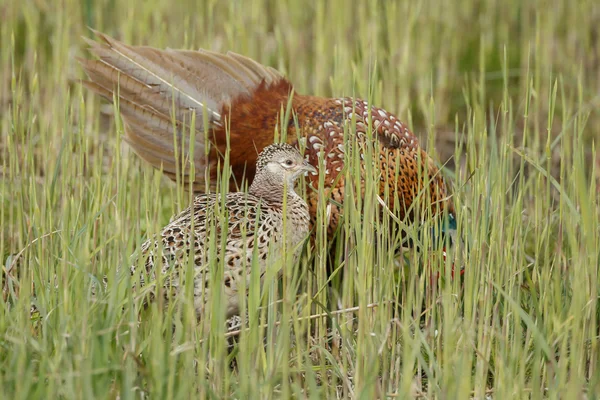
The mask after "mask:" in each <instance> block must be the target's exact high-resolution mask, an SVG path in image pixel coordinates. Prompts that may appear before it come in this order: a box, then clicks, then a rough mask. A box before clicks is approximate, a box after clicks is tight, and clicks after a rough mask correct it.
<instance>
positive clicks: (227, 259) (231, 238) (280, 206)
mask: <svg viewBox="0 0 600 400" xmlns="http://www.w3.org/2000/svg"><path fill="white" fill-rule="evenodd" d="M306 172H315V173H316V172H317V170H316V169H315V168H314V167H313V166H312V165H310V164H309V163H308V162H307V161H306V160H305V159H304V158H303V157H302V156H301V155H300V153H299V152H298V150H297V149H296V148H295V147H293V146H291V145H289V144H272V145H270V146H267V147H266V148H265V149H264V150H263V151H262V152H261V153H260V155H259V157H258V161H257V162H256V175H255V177H254V180H253V182H252V185H251V186H250V189H249V192H248V193H244V192H233V193H228V194H226V195H225V199H222V198H221V197H220V195H218V194H204V195H198V196H196V197H195V198H194V202H193V204H192V205H191V206H190V207H189V208H187V209H186V210H184V211H182V212H181V214H179V215H178V216H176V217H175V218H174V219H173V220H172V221H171V222H170V223H169V224H168V225H167V226H166V227H165V228H164V229H163V230H162V232H161V234H160V238H159V239H158V240H157V239H155V238H152V239H150V240H148V241H146V242H145V243H144V244H143V245H142V247H141V254H142V257H146V258H145V259H146V262H145V266H146V272H147V274H148V275H149V276H150V281H155V279H156V272H157V271H156V270H157V267H160V268H161V273H162V274H163V275H164V276H165V286H166V288H167V290H166V293H165V294H166V295H168V294H170V293H172V292H174V293H175V294H176V293H177V292H178V289H179V288H180V287H181V286H183V282H182V280H183V279H184V278H185V275H186V274H185V271H186V268H185V266H186V265H187V259H188V256H189V257H193V260H194V265H195V268H194V274H193V275H194V308H195V310H196V315H197V316H198V318H200V317H201V316H202V315H203V314H204V306H205V304H206V300H207V298H208V297H209V296H210V295H211V291H212V290H214V284H213V285H211V283H210V272H209V271H208V266H209V265H210V261H209V258H210V257H209V254H208V253H207V251H208V249H207V248H205V246H206V244H207V243H208V242H209V240H210V239H209V237H210V227H211V226H212V227H213V230H214V232H216V233H217V234H216V238H214V239H213V240H214V242H213V245H214V246H216V247H221V243H222V242H221V240H222V238H221V235H223V234H224V235H226V237H225V239H224V240H225V245H224V249H223V250H221V251H217V257H216V258H217V261H216V262H223V264H224V266H225V270H224V273H223V276H224V279H223V286H224V293H225V311H226V315H227V317H230V316H232V315H237V314H238V289H239V287H240V286H242V287H248V285H249V283H250V271H251V268H250V266H251V265H252V259H253V257H257V258H258V263H259V269H260V274H261V278H262V276H263V274H264V273H265V271H266V269H267V265H269V264H271V265H272V264H273V261H274V260H275V258H274V257H281V256H282V254H284V251H283V250H284V248H285V250H286V251H293V252H294V253H293V255H294V258H296V257H297V255H298V251H299V250H301V247H300V246H299V245H300V244H301V242H302V241H303V240H304V239H305V238H306V237H307V236H308V229H309V218H310V216H309V214H308V206H307V204H306V202H305V201H304V200H303V199H302V198H301V197H300V196H298V195H297V194H296V192H295V191H294V183H295V181H296V179H297V178H298V177H299V176H300V175H302V174H304V173H306ZM223 200H224V201H223ZM284 202H285V204H286V205H285V214H284ZM221 205H224V210H222V212H223V211H224V212H225V213H226V214H227V219H226V220H225V221H226V229H225V230H223V229H221V228H223V226H222V225H221V223H220V222H219V220H220V218H219V217H218V215H219V214H215V210H216V209H218V208H219V207H221ZM284 219H285V220H286V222H284ZM284 239H285V242H284ZM159 247H162V253H161V249H159ZM158 254H162V262H161V263H157V260H156V258H157V255H158ZM132 273H135V266H134V267H132ZM140 279H141V282H142V285H143V284H144V281H145V279H144V274H142V275H141V276H140ZM242 280H246V285H242V283H241V281H242Z"/></svg>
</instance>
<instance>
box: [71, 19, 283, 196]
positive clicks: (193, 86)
mask: <svg viewBox="0 0 600 400" xmlns="http://www.w3.org/2000/svg"><path fill="white" fill-rule="evenodd" d="M94 33H95V34H96V35H97V37H98V38H99V41H92V40H87V39H86V40H87V42H88V43H89V45H90V51H91V52H92V54H94V55H95V56H96V57H97V59H94V60H89V59H79V62H80V63H81V65H82V67H83V69H84V70H85V72H86V74H87V75H88V78H89V80H88V81H83V85H84V86H85V87H87V88H88V89H90V90H92V91H93V92H95V93H97V94H99V95H100V96H102V97H104V98H105V99H107V100H109V101H111V102H112V101H114V100H115V99H116V98H118V99H119V104H120V113H121V116H122V118H123V121H124V122H125V128H126V129H125V132H126V135H125V138H126V140H127V142H128V143H129V144H130V145H131V146H132V148H133V149H134V151H135V152H136V153H137V154H138V155H139V156H140V157H142V158H143V159H144V160H146V161H147V162H149V163H150V164H151V165H153V166H154V167H156V168H162V169H163V171H164V172H165V174H166V175H167V176H169V177H170V178H172V179H175V178H176V176H177V173H179V174H180V177H181V178H182V179H183V181H184V182H185V183H189V179H190V171H189V166H188V165H183V168H182V162H181V160H182V157H183V159H188V158H192V159H193V162H194V168H195V170H196V172H195V179H194V184H196V185H197V186H203V183H204V178H205V176H206V175H205V171H206V168H208V167H210V166H215V165H216V163H217V159H218V156H217V154H219V153H223V152H224V151H225V149H224V148H221V147H223V143H224V142H225V141H224V140H220V143H219V144H215V143H211V144H212V145H213V146H215V147H217V148H216V149H214V148H213V149H212V150H211V151H209V152H207V151H206V150H207V149H206V147H207V145H208V140H212V138H213V135H210V134H208V133H209V132H210V131H211V130H214V129H220V130H223V128H224V126H225V121H224V119H225V117H226V116H225V115H223V112H224V110H228V109H229V108H228V107H229V106H230V105H231V104H232V102H235V101H236V100H238V99H240V98H246V97H251V96H252V94H253V93H254V91H255V90H256V89H257V88H258V87H259V86H260V85H261V84H262V85H270V84H272V83H274V82H277V81H278V80H280V79H282V76H281V75H280V74H279V73H278V72H277V71H276V70H274V69H272V68H269V67H265V66H262V65H260V64H258V63H257V62H255V61H254V60H251V59H249V58H247V57H243V56H241V55H238V54H234V53H231V52H230V53H227V54H219V53H214V52H210V51H206V50H200V51H187V50H173V49H166V50H161V49H155V48H151V47H145V46H128V45H125V44H123V43H121V42H119V41H118V40H116V39H113V38H111V37H109V36H107V35H105V34H103V33H100V32H96V31H94ZM193 114H195V143H194V154H193V155H190V154H187V149H189V148H190V143H189V138H190V133H191V131H190V129H191V128H190V124H191V120H192V116H193ZM206 121H208V125H207V126H205V122H206ZM207 134H208V135H207ZM174 135H175V137H174ZM207 139H208V140H207ZM175 143H177V147H176V146H175ZM207 153H208V154H209V156H208V157H207V156H206V154H207ZM212 183H214V182H212Z"/></svg>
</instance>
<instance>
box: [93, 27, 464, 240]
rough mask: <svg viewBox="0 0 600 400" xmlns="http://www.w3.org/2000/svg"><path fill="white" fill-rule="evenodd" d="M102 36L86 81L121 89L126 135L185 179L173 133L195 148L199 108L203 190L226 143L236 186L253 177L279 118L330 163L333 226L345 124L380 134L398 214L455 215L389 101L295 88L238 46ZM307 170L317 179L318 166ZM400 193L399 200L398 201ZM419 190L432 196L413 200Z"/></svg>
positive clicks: (387, 184)
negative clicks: (177, 46)
mask: <svg viewBox="0 0 600 400" xmlns="http://www.w3.org/2000/svg"><path fill="white" fill-rule="evenodd" d="M98 35H99V37H100V38H101V39H102V43H99V42H90V44H91V50H92V52H93V53H95V54H96V55H97V56H99V60H81V62H82V65H83V67H84V69H85V70H86V72H87V74H88V76H89V78H90V80H89V81H86V82H84V84H85V85H86V86H88V87H89V88H91V89H92V90H93V91H95V92H97V93H99V94H100V95H102V96H104V97H105V98H107V99H109V100H113V96H114V95H115V93H118V96H119V98H120V109H121V114H122V116H123V120H124V121H125V123H126V132H127V135H126V138H127V140H128V141H129V143H131V145H132V147H133V148H134V149H135V151H136V152H137V153H138V154H139V155H140V156H141V157H142V158H144V159H145V160H147V161H148V162H149V163H150V164H152V165H153V166H155V167H156V168H162V169H163V171H165V173H166V174H167V175H168V176H170V177H171V178H175V177H176V175H177V174H179V176H180V178H182V180H183V181H187V180H189V178H190V174H189V170H187V169H186V168H182V169H181V168H179V167H178V166H177V161H176V160H178V158H177V157H176V152H177V151H181V150H182V149H181V148H178V149H176V148H175V146H174V145H173V143H174V141H173V134H176V135H177V142H178V143H182V144H183V145H184V146H183V149H188V148H189V143H188V142H189V137H190V134H189V129H190V125H191V124H190V119H191V117H190V115H191V114H192V113H195V114H196V118H195V121H196V122H195V129H196V132H195V137H196V143H195V146H194V147H195V154H193V155H190V157H192V158H193V160H194V164H195V169H196V172H195V181H194V182H193V183H194V185H195V187H197V188H198V189H199V190H204V189H205V187H206V185H205V183H206V177H207V176H211V177H213V178H214V177H216V174H217V169H218V168H217V165H218V160H219V159H220V158H221V157H222V155H223V154H224V153H225V151H226V148H227V143H229V144H230V149H229V150H230V164H231V167H232V172H233V174H232V176H233V178H232V181H231V187H232V188H235V187H239V185H240V183H241V182H242V180H243V179H248V180H250V181H252V179H253V177H254V175H255V172H256V171H255V167H254V162H255V161H256V157H257V152H258V151H260V150H261V149H263V148H264V147H265V146H267V145H268V144H270V143H272V141H273V135H274V131H275V128H276V126H278V125H279V124H281V123H283V124H286V128H287V131H288V134H287V138H288V142H289V143H291V144H294V145H298V139H299V138H301V139H302V138H303V139H302V140H304V141H305V144H306V155H307V157H308V159H309V161H310V162H311V163H312V164H313V165H322V168H321V169H320V172H319V173H320V174H325V177H324V182H325V191H326V193H327V194H328V195H329V197H330V198H331V199H333V200H334V201H333V202H331V204H330V207H331V210H330V220H329V226H328V230H329V232H330V233H332V232H333V231H334V229H335V228H336V226H337V224H338V222H339V218H340V216H341V213H342V210H341V209H339V208H338V206H337V205H338V204H340V203H342V202H343V198H344V188H345V185H346V183H345V180H344V174H343V168H344V165H345V163H346V161H347V160H346V154H345V151H346V143H345V142H344V129H345V127H346V126H348V127H349V128H350V130H349V132H350V134H351V135H356V139H357V142H358V143H361V144H365V145H368V144H369V143H368V141H369V140H370V139H368V138H374V140H375V157H376V159H377V160H376V161H377V166H378V168H379V170H380V172H381V174H380V183H379V189H380V196H381V197H382V198H384V194H385V193H386V192H387V193H389V197H388V198H389V201H390V204H389V208H390V209H394V210H395V212H396V215H397V216H399V218H404V217H409V219H411V218H413V217H414V213H413V211H414V210H416V209H419V208H420V205H422V204H425V205H426V207H428V208H430V209H431V211H432V212H433V214H439V213H440V212H441V211H444V210H446V211H448V213H449V214H453V205H452V202H451V200H450V199H449V198H448V196H447V190H446V187H445V184H444V181H443V179H442V177H441V175H440V173H439V171H438V168H437V167H436V166H435V165H434V163H433V161H432V160H431V158H430V157H429V156H428V155H427V154H426V153H425V152H424V151H423V150H422V148H421V147H420V146H419V142H418V140H417V138H416V137H415V136H414V135H413V133H412V132H410V130H409V129H408V128H407V127H406V125H404V124H403V123H402V122H400V121H399V120H398V119H397V118H396V117H395V116H394V115H392V114H390V113H388V112H386V111H385V110H383V109H381V108H377V107H374V106H370V105H368V104H367V103H366V102H364V101H362V100H358V99H351V98H338V99H332V98H323V97H315V96H307V95H301V94H299V93H295V92H294V93H293V94H292V91H293V86H292V84H291V83H290V82H289V81H288V80H287V79H286V78H284V77H283V76H282V75H280V74H279V73H278V72H277V71H275V70H274V69H272V68H269V67H265V66H263V65H261V64H258V63H257V62H255V61H253V60H251V59H249V58H246V57H243V56H240V55H237V54H234V53H231V52H230V53H227V54H219V53H214V52H209V51H205V50H200V51H180V50H170V49H167V50H158V49H154V48H149V47H138V46H127V45H124V44H122V43H121V42H119V41H117V40H115V39H112V38H110V37H108V36H106V35H103V34H100V33H98ZM117 85H118V86H119V91H118V92H117V90H116V88H117ZM290 98H291V107H292V110H293V113H291V114H290V116H289V119H288V120H287V121H282V115H281V111H282V110H285V109H286V107H287V106H288V101H289V100H290ZM173 106H174V107H173ZM292 114H293V115H292ZM173 119H175V122H176V124H175V126H176V128H177V129H173V126H174V124H173ZM279 128H280V129H281V126H279ZM369 129H371V132H368V130H369ZM205 132H208V134H205ZM370 133H372V135H371V134H370ZM227 134H229V141H228V140H227ZM346 137H347V136H346ZM207 143H209V146H208V147H207ZM186 151H187V150H186ZM184 154H185V153H184ZM319 161H321V162H322V164H319ZM180 164H181V163H180ZM361 167H362V168H363V169H364V163H363V165H362V166H361ZM207 171H209V172H208V173H207ZM340 174H341V175H340ZM338 175H340V176H338ZM307 179H308V183H309V184H310V185H311V186H312V187H313V188H316V187H317V183H318V181H319V177H318V176H317V175H312V176H309V177H308V178H307ZM211 181H213V182H214V181H216V180H215V179H211ZM425 189H429V190H425ZM424 193H427V195H423V194H424ZM419 196H420V197H419ZM394 199H397V202H396V203H397V204H398V205H399V207H394V204H393V202H394ZM417 199H423V200H426V203H417V204H413V203H415V200H417ZM308 200H309V201H308V203H309V211H310V214H311V217H312V218H313V220H314V218H315V215H316V210H317V191H316V190H309V199H308Z"/></svg>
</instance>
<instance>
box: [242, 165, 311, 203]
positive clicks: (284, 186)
mask: <svg viewBox="0 0 600 400" xmlns="http://www.w3.org/2000/svg"><path fill="white" fill-rule="evenodd" d="M287 178H288V179H286V177H283V176H282V175H281V174H278V173H273V172H271V171H269V169H268V167H267V168H264V169H263V170H261V171H259V172H258V173H257V174H256V175H255V177H254V180H253V181H252V185H250V189H249V193H250V194H251V195H253V196H256V197H258V198H261V199H264V200H266V201H267V202H268V203H270V204H277V205H283V199H284V197H283V196H284V192H285V195H286V196H287V204H288V205H289V204H292V202H295V200H297V199H299V198H300V196H298V194H297V193H296V192H295V191H294V184H295V181H296V177H291V176H290V177H287ZM286 180H287V182H286Z"/></svg>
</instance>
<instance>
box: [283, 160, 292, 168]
mask: <svg viewBox="0 0 600 400" xmlns="http://www.w3.org/2000/svg"><path fill="white" fill-rule="evenodd" d="M285 165H287V166H288V167H291V166H292V165H294V162H293V161H292V160H285Z"/></svg>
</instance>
